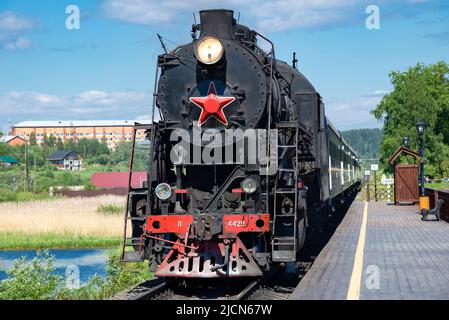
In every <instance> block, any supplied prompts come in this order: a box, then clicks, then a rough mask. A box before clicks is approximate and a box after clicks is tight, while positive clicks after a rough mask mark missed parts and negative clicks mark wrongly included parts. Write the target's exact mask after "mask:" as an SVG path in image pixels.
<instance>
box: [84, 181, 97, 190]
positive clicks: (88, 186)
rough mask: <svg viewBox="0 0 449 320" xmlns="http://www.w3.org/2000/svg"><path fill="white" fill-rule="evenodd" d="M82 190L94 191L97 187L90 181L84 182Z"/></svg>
mask: <svg viewBox="0 0 449 320" xmlns="http://www.w3.org/2000/svg"><path fill="white" fill-rule="evenodd" d="M84 190H86V191H94V190H97V187H96V186H95V185H94V184H93V183H92V182H90V181H89V182H87V183H85V184H84Z"/></svg>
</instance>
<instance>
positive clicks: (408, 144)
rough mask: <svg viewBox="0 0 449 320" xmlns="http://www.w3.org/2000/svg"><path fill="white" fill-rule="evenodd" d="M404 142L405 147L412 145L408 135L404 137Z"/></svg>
mask: <svg viewBox="0 0 449 320" xmlns="http://www.w3.org/2000/svg"><path fill="white" fill-rule="evenodd" d="M402 142H403V144H404V147H406V148H408V147H410V141H409V139H408V137H407V136H405V137H404V138H403V139H402Z"/></svg>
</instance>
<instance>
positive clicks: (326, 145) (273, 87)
mask: <svg viewBox="0 0 449 320" xmlns="http://www.w3.org/2000/svg"><path fill="white" fill-rule="evenodd" d="M200 19H201V21H200V24H194V25H193V26H192V41H191V42H190V43H188V44H185V45H181V46H178V47H177V48H175V49H174V50H172V51H170V52H167V51H166V52H165V53H164V54H162V55H160V56H159V57H158V74H157V75H156V83H157V90H156V92H155V103H154V106H153V114H154V112H155V111H156V112H159V115H160V120H159V121H154V122H153V123H152V125H151V126H148V128H147V137H148V139H149V140H150V143H151V151H150V155H149V156H150V157H149V159H150V161H149V166H148V180H147V181H148V182H147V183H146V185H145V186H144V187H143V188H130V192H129V196H128V198H129V201H128V207H127V217H126V219H125V221H130V222H131V226H132V235H131V236H129V235H127V234H126V230H127V227H126V226H125V238H124V242H123V254H122V260H124V261H142V260H145V259H146V260H148V261H149V266H150V269H151V270H152V271H155V273H156V275H157V276H162V277H191V278H195V277H196V278H220V277H257V276H261V275H262V274H263V273H264V272H266V271H268V270H270V269H271V268H272V267H273V265H275V264H280V263H290V262H295V261H296V260H297V256H298V253H299V252H300V251H301V249H302V248H303V246H304V244H305V243H306V239H307V235H308V234H311V233H313V232H319V231H320V230H321V229H322V227H323V226H324V225H325V224H326V221H327V219H328V217H329V216H330V215H331V214H332V212H333V211H334V210H335V208H336V207H338V206H341V204H342V203H343V202H344V201H345V200H346V199H347V198H348V195H349V194H351V193H352V192H353V191H355V190H356V189H357V188H358V186H359V182H360V178H361V172H360V164H359V161H358V159H357V155H356V153H355V152H354V151H353V150H352V148H351V147H350V146H349V145H348V144H347V143H346V142H345V140H344V139H343V137H342V136H341V134H340V133H339V131H338V130H336V129H335V128H334V127H333V126H332V124H331V123H330V121H329V120H328V119H327V118H326V116H325V108H324V104H323V102H322V100H321V97H320V95H319V93H318V92H317V91H316V90H315V88H314V87H313V86H312V84H311V83H310V82H309V81H308V80H307V79H306V78H305V76H304V75H302V74H301V73H300V72H299V71H298V70H297V68H296V65H295V64H296V63H295V61H293V66H290V65H289V64H287V63H286V62H283V61H281V60H278V59H276V58H275V50H274V46H273V44H272V42H270V41H269V40H268V39H266V38H265V37H264V36H262V35H261V34H259V33H258V32H257V31H254V30H251V29H249V28H248V27H246V26H244V25H241V24H238V23H236V20H235V19H234V17H233V12H232V11H230V10H204V11H201V12H200ZM260 42H265V43H267V44H268V45H269V46H270V47H271V49H269V50H263V49H261V48H260V47H259V45H258V43H260ZM143 127H144V126H140V127H139V126H138V125H137V124H136V128H143ZM230 133H232V134H230ZM198 137H199V138H198ZM181 140H182V141H181ZM229 154H231V155H230V156H229ZM205 158H207V159H205ZM129 249H131V250H129Z"/></svg>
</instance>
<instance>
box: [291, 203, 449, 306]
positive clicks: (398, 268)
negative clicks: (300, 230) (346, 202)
mask: <svg viewBox="0 0 449 320" xmlns="http://www.w3.org/2000/svg"><path fill="white" fill-rule="evenodd" d="M290 299H292V300H303V299H308V300H309V299H311V300H315V299H319V300H321V299H326V300H359V299H360V300H373V299H381V300H405V299H407V300H408V299H412V300H415V299H417V300H439V299H446V300H447V299H449V223H448V222H445V221H422V220H421V215H419V214H418V207H417V206H394V205H387V204H386V203H381V202H361V201H354V202H353V203H352V205H351V207H350V208H349V210H348V211H347V213H346V215H345V217H344V218H343V220H342V222H341V223H340V225H339V226H338V228H337V230H336V231H335V233H334V234H333V236H332V238H331V239H330V240H329V242H328V243H327V244H326V246H325V247H324V248H323V250H322V251H321V252H320V254H319V255H318V257H317V258H316V260H315V262H314V263H313V265H312V267H311V268H310V270H309V271H308V272H307V274H306V275H305V276H304V278H303V279H302V280H301V281H300V283H299V285H298V287H297V288H296V289H295V291H294V292H293V293H292V294H291V295H290Z"/></svg>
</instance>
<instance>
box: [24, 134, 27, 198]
mask: <svg viewBox="0 0 449 320" xmlns="http://www.w3.org/2000/svg"><path fill="white" fill-rule="evenodd" d="M27 144H28V142H26V143H25V180H24V184H23V189H24V191H28V159H27Z"/></svg>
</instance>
